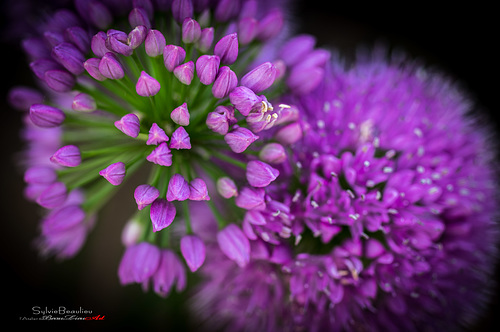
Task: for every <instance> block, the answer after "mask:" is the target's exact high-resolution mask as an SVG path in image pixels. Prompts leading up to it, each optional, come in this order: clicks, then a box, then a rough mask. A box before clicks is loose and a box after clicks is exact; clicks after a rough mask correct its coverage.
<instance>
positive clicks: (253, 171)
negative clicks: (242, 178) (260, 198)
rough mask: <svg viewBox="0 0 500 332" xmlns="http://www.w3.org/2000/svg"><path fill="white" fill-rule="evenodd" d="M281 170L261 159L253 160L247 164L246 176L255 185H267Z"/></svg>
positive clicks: (259, 186) (260, 186)
mask: <svg viewBox="0 0 500 332" xmlns="http://www.w3.org/2000/svg"><path fill="white" fill-rule="evenodd" d="M279 174H280V172H279V171H278V170H277V169H276V168H273V167H271V166H270V165H268V164H266V163H265V162H262V161H260V160H252V161H250V162H248V164H247V172H246V177H247V180H248V183H250V185H251V186H253V187H258V188H262V187H267V186H268V185H269V184H270V183H271V182H273V181H274V180H276V178H277V177H278V175H279Z"/></svg>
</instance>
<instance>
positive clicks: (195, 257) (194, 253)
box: [181, 235, 205, 272]
mask: <svg viewBox="0 0 500 332" xmlns="http://www.w3.org/2000/svg"><path fill="white" fill-rule="evenodd" d="M181 253H182V256H183V257H184V260H185V261H186V264H187V265H188V267H189V269H190V270H191V272H195V271H196V270H198V269H199V268H200V267H201V266H202V265H203V262H204V261H205V244H204V243H203V241H202V240H201V239H200V238H199V237H198V236H196V235H186V236H184V237H183V238H182V239H181Z"/></svg>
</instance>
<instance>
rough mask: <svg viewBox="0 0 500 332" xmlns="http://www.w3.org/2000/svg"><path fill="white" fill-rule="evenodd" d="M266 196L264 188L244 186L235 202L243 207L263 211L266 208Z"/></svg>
mask: <svg viewBox="0 0 500 332" xmlns="http://www.w3.org/2000/svg"><path fill="white" fill-rule="evenodd" d="M265 196H266V192H265V190H264V189H262V188H254V187H243V188H242V189H241V190H240V192H239V195H238V196H237V197H236V199H235V203H236V205H237V206H238V207H240V208H242V209H246V210H259V211H262V210H264V209H265V208H266V202H265Z"/></svg>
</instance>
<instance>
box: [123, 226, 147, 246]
mask: <svg viewBox="0 0 500 332" xmlns="http://www.w3.org/2000/svg"><path fill="white" fill-rule="evenodd" d="M142 232H143V227H142V225H141V224H140V223H139V222H138V221H136V220H130V221H129V222H127V223H126V224H125V227H123V230H122V236H121V240H122V244H123V245H124V246H125V247H130V246H132V245H134V244H136V243H137V241H139V239H140V237H141V234H142Z"/></svg>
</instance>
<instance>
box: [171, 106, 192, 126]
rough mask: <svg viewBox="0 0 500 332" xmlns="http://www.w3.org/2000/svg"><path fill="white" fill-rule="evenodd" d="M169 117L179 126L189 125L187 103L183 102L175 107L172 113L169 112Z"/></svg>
mask: <svg viewBox="0 0 500 332" xmlns="http://www.w3.org/2000/svg"><path fill="white" fill-rule="evenodd" d="M170 118H171V119H172V121H174V122H175V123H177V124H178V125H181V126H188V125H189V111H188V108H187V104H186V103H184V104H182V105H181V106H179V107H177V108H175V109H174V110H173V111H172V113H170Z"/></svg>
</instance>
